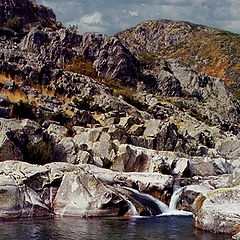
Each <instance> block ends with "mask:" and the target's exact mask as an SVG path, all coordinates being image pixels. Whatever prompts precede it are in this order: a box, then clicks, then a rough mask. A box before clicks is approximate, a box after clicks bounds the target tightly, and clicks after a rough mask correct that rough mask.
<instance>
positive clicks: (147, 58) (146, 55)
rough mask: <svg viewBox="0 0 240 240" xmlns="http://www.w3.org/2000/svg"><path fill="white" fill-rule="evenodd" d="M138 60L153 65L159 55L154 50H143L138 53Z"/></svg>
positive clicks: (145, 64)
mask: <svg viewBox="0 0 240 240" xmlns="http://www.w3.org/2000/svg"><path fill="white" fill-rule="evenodd" d="M138 60H139V61H140V62H141V63H142V64H144V66H145V67H152V65H153V64H154V63H155V62H156V60H157V55H156V54H154V53H152V52H147V51H143V52H141V53H140V54H139V55H138Z"/></svg>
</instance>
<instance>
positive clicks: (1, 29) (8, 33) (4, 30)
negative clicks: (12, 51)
mask: <svg viewBox="0 0 240 240" xmlns="http://www.w3.org/2000/svg"><path fill="white" fill-rule="evenodd" d="M0 36H6V37H8V38H10V37H13V36H14V32H13V31H12V30H11V29H8V28H5V27H0Z"/></svg>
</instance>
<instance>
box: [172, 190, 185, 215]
mask: <svg viewBox="0 0 240 240" xmlns="http://www.w3.org/2000/svg"><path fill="white" fill-rule="evenodd" d="M173 189H174V188H173ZM183 189H184V187H182V188H176V189H175V190H174V191H173V194H172V196H171V201H170V203H169V211H174V210H177V203H178V200H179V195H180V193H181V192H182V190H183Z"/></svg>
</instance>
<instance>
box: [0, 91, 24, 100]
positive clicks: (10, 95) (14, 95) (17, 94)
mask: <svg viewBox="0 0 240 240" xmlns="http://www.w3.org/2000/svg"><path fill="white" fill-rule="evenodd" d="M0 95H1V96H2V97H5V98H7V99H9V100H10V101H11V102H14V103H16V102H19V101H20V100H22V101H24V102H27V101H28V99H27V96H26V95H25V93H24V92H22V91H21V90H16V91H14V92H10V91H8V90H6V89H3V90H1V91H0Z"/></svg>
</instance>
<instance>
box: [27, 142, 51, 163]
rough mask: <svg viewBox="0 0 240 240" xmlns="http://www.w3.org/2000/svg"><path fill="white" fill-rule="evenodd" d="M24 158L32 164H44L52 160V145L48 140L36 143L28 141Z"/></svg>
mask: <svg viewBox="0 0 240 240" xmlns="http://www.w3.org/2000/svg"><path fill="white" fill-rule="evenodd" d="M25 160H26V161H27V162H29V163H32V164H40V165H44V164H46V163H50V162H52V161H53V146H52V143H51V142H49V141H43V140H42V141H40V142H38V143H36V144H33V143H31V142H29V143H28V144H27V150H26V154H25Z"/></svg>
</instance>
